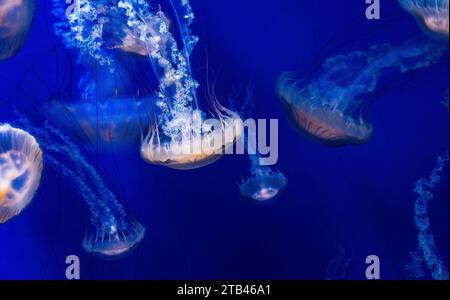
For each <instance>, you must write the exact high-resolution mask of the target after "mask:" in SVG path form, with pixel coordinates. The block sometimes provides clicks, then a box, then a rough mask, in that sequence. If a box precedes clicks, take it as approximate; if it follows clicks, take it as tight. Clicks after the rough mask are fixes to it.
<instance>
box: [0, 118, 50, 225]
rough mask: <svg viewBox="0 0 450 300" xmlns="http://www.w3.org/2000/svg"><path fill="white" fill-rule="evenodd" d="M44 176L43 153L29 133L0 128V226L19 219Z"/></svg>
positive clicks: (6, 127)
mask: <svg viewBox="0 0 450 300" xmlns="http://www.w3.org/2000/svg"><path fill="white" fill-rule="evenodd" d="M41 174H42V150H41V148H40V147H39V144H38V143H37V141H36V139H35V138H34V137H33V136H31V135H30V134H29V133H27V132H25V131H23V130H21V129H17V128H13V127H11V126H10V125H8V124H3V125H0V223H5V222H6V221H8V220H9V219H11V218H13V217H15V216H17V215H18V214H20V212H21V211H22V210H23V209H24V208H25V207H27V205H28V204H29V203H30V202H31V200H32V199H33V197H34V195H35V193H36V191H37V189H38V187H39V184H40V181H41Z"/></svg>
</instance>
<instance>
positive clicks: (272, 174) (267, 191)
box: [239, 166, 287, 201]
mask: <svg viewBox="0 0 450 300" xmlns="http://www.w3.org/2000/svg"><path fill="white" fill-rule="evenodd" d="M251 173H252V176H251V177H250V178H249V179H247V181H245V182H244V183H243V184H241V186H240V187H239V190H240V191H241V195H242V196H244V197H247V198H251V199H254V200H256V201H267V200H270V199H273V198H274V197H276V196H277V195H278V193H279V192H280V191H281V190H282V189H284V188H285V187H286V185H287V179H286V177H285V176H284V175H283V173H281V172H278V171H273V170H272V169H271V168H270V167H267V166H258V167H255V168H252V170H251Z"/></svg>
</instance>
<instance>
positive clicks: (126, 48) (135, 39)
mask: <svg viewBox="0 0 450 300" xmlns="http://www.w3.org/2000/svg"><path fill="white" fill-rule="evenodd" d="M117 19H119V20H117ZM116 20H117V21H116ZM118 23H122V25H120V24H118ZM143 24H145V28H143V26H130V25H131V24H130V23H128V19H127V18H124V17H123V16H122V17H117V18H114V17H112V18H109V21H108V23H106V26H105V27H104V33H103V35H104V40H105V44H106V47H107V48H110V49H118V50H120V51H123V52H126V53H132V54H136V55H138V56H142V57H148V56H149V55H150V53H151V52H153V51H155V48H156V47H162V48H165V47H166V46H165V45H166V44H167V43H168V40H169V38H170V36H169V28H170V21H169V19H168V18H167V17H166V16H165V14H164V13H163V12H162V11H159V12H158V13H157V14H156V15H149V16H147V17H146V18H145V20H144V21H143ZM117 27H119V28H121V29H120V32H121V34H118V30H117ZM161 27H165V28H166V29H165V32H166V33H165V34H163V33H161V32H160V31H161ZM143 34H145V35H150V36H155V37H156V36H157V38H155V39H153V40H152V43H148V42H145V41H144V40H143V39H142V35H143Z"/></svg>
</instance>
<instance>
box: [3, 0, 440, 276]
mask: <svg viewBox="0 0 450 300" xmlns="http://www.w3.org/2000/svg"><path fill="white" fill-rule="evenodd" d="M191 1H192V6H193V9H194V12H195V14H196V18H197V19H196V22H195V25H194V26H193V30H194V32H195V33H196V34H198V35H199V36H200V39H201V42H200V44H199V45H198V46H197V48H196V50H195V53H194V57H193V65H194V76H195V77H196V78H198V79H199V81H200V83H201V84H202V87H204V86H205V81H204V78H205V74H206V73H207V72H208V73H209V74H210V75H212V76H213V78H215V80H216V83H217V90H216V93H217V95H218V97H219V99H221V101H222V102H223V103H224V104H227V99H228V97H229V96H230V95H231V94H232V90H233V89H236V88H238V87H240V86H241V87H244V88H245V87H246V86H247V85H248V84H249V82H253V83H254V85H255V104H256V105H255V106H256V111H255V115H256V116H257V117H261V118H278V119H279V120H280V134H279V138H280V151H279V152H280V160H279V165H278V168H279V169H280V170H281V171H282V172H283V173H284V174H285V175H286V177H287V178H288V180H289V184H288V187H287V189H286V191H285V192H284V193H283V194H282V195H281V196H280V197H278V198H277V199H275V200H274V201H272V202H271V203H269V204H265V205H260V204H258V203H255V202H253V201H251V200H248V199H243V198H241V196H240V194H239V190H238V185H237V184H238V183H240V182H241V180H242V179H241V178H242V177H246V176H248V167H249V161H248V159H247V157H245V156H242V157H239V156H228V157H224V158H223V159H221V160H220V161H218V162H217V163H215V164H213V165H211V166H208V167H205V168H202V169H199V170H194V171H190V172H179V171H174V170H170V169H166V168H163V167H157V166H150V165H147V164H145V163H144V162H143V161H142V160H141V159H140V157H139V155H138V152H137V149H136V151H134V152H131V153H122V154H121V153H116V154H102V153H95V155H92V154H89V152H88V151H86V155H87V156H88V157H89V159H90V161H92V163H93V165H94V166H96V167H97V168H98V170H99V172H100V173H101V174H102V176H103V177H104V178H105V180H106V181H107V183H108V185H109V186H110V187H111V189H112V190H113V191H114V193H116V194H117V195H118V198H119V199H120V200H121V202H122V203H123V204H124V205H125V206H126V207H127V209H128V210H129V212H130V213H131V214H132V215H134V216H135V217H136V218H137V219H138V220H139V221H140V222H142V223H143V224H144V226H145V227H146V228H147V233H146V237H145V240H144V242H143V243H142V244H141V246H140V247H139V248H137V249H136V250H135V252H133V253H132V254H131V255H129V256H128V257H126V258H124V259H122V260H119V261H103V260H100V259H98V258H95V257H91V256H89V255H87V254H86V253H85V252H84V251H83V249H82V248H81V240H82V239H83V237H84V234H85V232H86V230H88V229H89V219H88V218H89V216H88V210H87V208H86V207H85V205H84V202H83V200H82V198H81V197H79V195H78V194H77V191H76V188H74V187H72V185H71V183H70V182H67V180H66V179H65V178H63V177H58V174H57V173H55V172H54V171H52V170H51V169H46V170H45V173H44V180H43V182H42V184H41V187H40V190H39V192H38V193H37V195H36V197H35V199H34V201H33V202H32V204H31V205H30V206H29V208H28V209H26V210H25V211H24V212H23V213H22V214H21V215H20V216H19V217H17V218H15V219H13V220H11V221H10V222H8V223H6V224H4V225H1V226H0V279H41V278H42V279H64V273H65V267H66V265H65V264H64V261H65V257H66V256H67V255H71V254H76V255H78V256H80V259H81V276H82V278H83V279H91V278H92V279H94V278H95V279H324V278H325V277H326V269H327V265H328V263H329V262H330V260H331V259H332V258H333V257H334V256H336V254H337V245H341V246H342V247H344V248H345V249H346V251H347V253H348V255H349V256H351V258H352V260H351V262H350V264H349V266H348V269H347V274H346V278H348V279H364V272H365V263H364V262H365V258H366V257H367V256H368V255H371V254H375V255H378V256H379V257H380V258H381V267H382V270H381V274H382V278H383V279H403V278H406V275H407V274H406V273H405V271H404V265H405V264H406V263H408V262H409V256H408V252H409V251H411V250H414V249H415V248H416V246H417V239H416V231H415V226H414V222H413V216H414V209H413V205H414V200H415V198H416V195H415V194H414V193H413V192H412V189H413V187H414V183H415V182H416V180H417V179H419V178H422V177H425V176H427V175H428V174H429V173H430V171H431V169H432V167H433V166H434V164H435V160H436V157H437V156H438V155H440V154H442V153H444V152H445V151H446V150H447V149H448V128H449V126H448V124H449V123H448V111H447V110H446V109H445V108H444V107H443V106H442V105H441V104H440V101H441V100H442V99H443V96H444V95H445V94H446V93H447V91H448V79H449V78H448V77H449V76H448V73H449V72H448V59H447V58H443V60H442V61H441V62H440V63H439V64H437V65H435V66H432V67H430V68H428V69H426V70H423V71H421V72H419V73H417V74H415V76H414V78H409V80H408V81H407V82H406V83H403V84H402V85H401V86H400V87H398V88H396V89H392V90H390V91H389V92H386V93H381V94H380V96H379V98H378V100H377V101H376V102H375V103H374V104H373V105H372V106H371V107H370V109H369V115H368V118H369V120H370V121H371V122H373V124H374V126H375V134H374V136H373V138H372V139H371V140H370V142H369V143H367V144H366V145H363V146H359V147H346V148H338V149H335V148H326V147H323V146H321V145H318V144H315V143H314V142H311V141H309V140H307V139H305V138H303V137H301V136H300V135H298V134H297V132H296V131H295V130H294V129H293V127H292V126H291V124H289V123H288V122H287V120H286V118H285V116H284V114H283V111H282V108H281V104H280V102H279V100H278V98H277V96H276V94H275V81H276V78H277V76H278V75H279V74H280V73H281V72H283V71H289V70H294V71H302V70H304V69H305V68H306V67H308V66H309V65H311V64H313V63H314V62H315V61H316V60H317V61H320V57H324V56H327V55H328V54H330V55H335V54H339V53H340V52H342V51H343V53H345V51H349V50H356V49H361V50H364V49H366V48H367V46H368V45H370V44H373V43H380V42H391V43H393V44H398V43H401V42H402V41H405V40H407V39H409V38H412V37H414V36H420V35H421V34H422V32H421V31H420V29H419V27H418V26H417V24H416V22H415V20H414V19H413V18H412V17H411V16H410V15H408V14H407V13H406V12H404V11H403V10H402V9H401V8H400V7H399V6H398V4H397V3H396V1H387V0H384V1H381V4H382V19H381V20H380V21H368V20H366V19H365V4H364V2H365V1H363V0H346V1H343V0H342V1H332V0H321V1H306V0H278V1H269V0H258V1H257V0H244V1H243V0H210V1H208V0H191ZM50 8H51V4H50V1H38V7H37V15H36V19H35V23H34V26H33V29H32V32H31V34H30V37H29V40H28V41H27V43H26V44H25V47H24V48H23V49H22V51H21V52H20V53H19V54H18V55H17V56H15V57H14V58H12V59H10V60H9V61H6V62H2V63H0V77H1V78H0V101H1V106H0V121H2V122H12V121H13V120H14V117H13V115H12V113H11V111H12V110H11V105H10V104H11V103H15V102H16V101H19V100H18V99H19V98H20V102H21V103H20V107H24V106H25V107H28V108H29V109H30V110H31V111H33V110H35V108H38V107H39V106H40V103H41V102H39V101H41V100H42V101H45V99H44V98H45V97H47V96H45V95H40V93H41V89H42V84H40V83H39V82H40V81H42V80H44V81H45V82H52V86H58V82H59V81H61V79H60V77H61V76H63V73H64V72H63V73H58V72H54V71H53V70H54V66H55V65H57V66H58V69H61V70H64V67H65V64H63V63H61V62H60V61H61V60H58V59H59V58H58V57H56V55H55V53H64V52H65V50H64V47H63V46H62V44H61V43H60V41H59V39H58V38H57V37H55V36H54V34H53V29H52V22H53V21H54V20H53V18H52V17H51V15H50ZM206 53H208V63H206V58H205V57H206ZM446 56H447V55H446ZM55 62H56V63H55ZM36 65H37V66H39V67H38V68H36V67H35V66H36ZM47 66H48V67H47ZM30 74H31V75H30ZM17 85H20V86H21V88H22V89H23V90H27V91H28V93H30V94H31V95H34V96H35V97H29V98H27V97H24V96H23V94H22V96H20V97H19V96H17V99H16V98H15V96H14V95H15V94H14V93H9V92H8V93H6V92H5V91H6V90H8V91H9V90H10V88H11V87H12V86H17ZM394 86H395V84H394ZM49 88H51V87H49ZM19 93H20V92H19V91H17V94H18V95H19ZM200 95H203V94H202V93H200ZM38 99H39V100H38ZM7 103H9V104H7ZM27 114H29V115H28V116H29V117H30V118H32V116H31V113H30V112H27ZM444 174H445V175H444V178H443V183H442V184H441V186H439V188H438V189H437V191H436V198H435V200H433V201H432V203H431V218H432V223H433V231H434V233H435V236H436V239H437V243H438V246H439V247H440V250H441V254H442V255H443V257H444V260H445V261H446V263H447V265H448V253H449V247H448V246H449V245H448V238H449V213H448V212H449V209H448V208H449V207H448V204H449V201H448V200H449V193H448V192H449V191H448V183H447V182H448V169H446V170H445V172H444Z"/></svg>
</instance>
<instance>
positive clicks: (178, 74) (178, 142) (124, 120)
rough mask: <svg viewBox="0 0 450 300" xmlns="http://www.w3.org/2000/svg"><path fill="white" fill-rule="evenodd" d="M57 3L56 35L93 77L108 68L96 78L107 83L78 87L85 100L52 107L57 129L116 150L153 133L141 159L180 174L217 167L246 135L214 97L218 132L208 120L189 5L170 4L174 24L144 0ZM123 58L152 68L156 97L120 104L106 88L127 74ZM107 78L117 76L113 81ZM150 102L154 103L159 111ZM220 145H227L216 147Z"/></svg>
mask: <svg viewBox="0 0 450 300" xmlns="http://www.w3.org/2000/svg"><path fill="white" fill-rule="evenodd" d="M54 2H55V9H54V14H55V15H56V16H57V17H59V18H60V20H61V22H59V23H58V24H57V25H56V32H57V34H58V35H60V36H62V37H63V40H64V41H65V44H66V45H67V46H68V47H69V48H76V49H78V50H79V52H80V60H81V61H83V62H84V64H85V65H87V68H88V69H89V72H90V73H92V72H93V71H92V70H93V69H98V68H100V69H103V73H102V75H101V76H97V77H98V78H101V80H102V82H101V84H100V83H99V82H95V81H93V80H92V78H93V77H94V76H87V77H86V79H87V80H84V81H83V83H82V84H80V87H81V88H83V89H84V91H83V92H82V93H81V94H82V100H81V101H80V102H78V103H76V104H68V103H61V102H54V103H52V104H51V105H50V107H49V111H50V114H51V115H59V116H62V117H61V118H60V119H61V120H60V122H59V123H60V124H62V125H63V126H64V127H71V128H70V129H72V131H76V132H80V135H84V136H88V137H90V138H88V140H90V142H94V143H96V142H98V141H99V140H100V141H102V142H105V140H106V142H107V144H113V145H114V144H115V143H118V144H123V143H124V141H123V139H124V138H125V137H126V138H129V139H136V138H138V137H139V135H140V133H141V132H143V131H144V130H145V129H148V130H147V134H145V138H144V139H143V140H142V143H141V150H140V152H141V156H142V158H143V159H144V160H145V161H146V162H148V163H150V164H158V165H163V166H167V167H171V168H175V169H181V170H189V169H194V168H199V167H202V166H205V165H208V164H210V163H212V162H214V161H216V160H217V159H218V158H220V157H221V154H223V153H224V151H226V149H227V148H229V147H231V146H233V144H234V143H235V142H236V140H237V139H238V138H239V137H240V136H241V134H242V126H241V123H242V122H240V121H241V120H240V118H239V116H238V115H237V114H236V113H234V112H232V111H230V110H228V109H226V108H225V107H223V106H221V105H220V104H219V102H218V101H216V99H211V101H210V102H211V104H212V106H213V108H212V111H213V112H214V113H215V117H217V118H218V119H219V120H220V126H211V124H208V123H207V122H204V121H205V118H206V114H205V113H204V112H202V111H201V110H200V108H199V104H198V100H197V95H196V89H197V88H198V83H197V82H196V81H195V80H194V79H193V77H192V72H191V66H190V55H191V53H192V50H193V48H194V46H195V44H196V43H197V41H198V38H197V37H195V36H194V35H193V34H192V33H191V30H190V25H191V23H192V22H193V19H194V15H193V12H192V9H191V7H190V5H189V2H188V1H178V0H177V1H167V2H168V4H170V5H167V6H169V7H168V9H171V10H172V11H173V15H174V16H175V22H172V21H171V20H170V19H169V17H168V15H167V14H166V13H164V12H163V11H162V9H161V7H160V6H158V7H155V5H151V4H149V3H147V2H146V1H142V0H123V1H110V0H109V1H108V0H104V1H90V0H80V1H76V2H75V3H74V4H73V5H72V7H71V8H72V9H71V10H70V11H69V12H68V11H67V7H66V6H64V5H61V2H60V1H57V0H55V1H54ZM67 17H68V19H69V22H67ZM174 24H175V25H174ZM174 26H177V27H174ZM175 32H178V33H179V36H180V37H179V38H178V39H177V38H176V34H175ZM123 54H125V55H133V56H135V57H137V58H141V59H142V58H144V59H145V60H144V61H149V62H150V64H149V66H148V68H147V72H153V73H154V75H155V77H156V80H157V82H158V87H157V92H156V93H155V95H151V96H145V100H144V101H143V100H142V99H141V100H139V101H138V100H137V99H136V96H135V97H134V99H133V100H131V99H117V98H118V97H117V90H118V89H117V86H115V84H111V87H110V88H109V89H107V88H106V87H104V86H103V83H104V81H105V78H111V77H114V76H115V75H116V74H118V73H119V74H122V73H123V72H121V71H120V70H119V68H120V63H119V62H118V59H117V56H118V55H123ZM93 65H94V66H93ZM108 72H111V73H112V74H110V75H109V76H108V75H107V74H106V73H108ZM106 80H107V79H106ZM110 82H114V80H113V79H112V80H110ZM100 85H102V87H100ZM100 89H101V90H102V91H99V90H100ZM119 98H120V97H119ZM147 98H150V99H147ZM143 102H144V103H143ZM98 103H100V105H98ZM150 103H152V104H154V103H156V104H155V106H156V109H153V107H151V104H150ZM148 104H150V105H148ZM155 110H157V111H156V112H155ZM123 112H127V113H123ZM151 112H153V115H152V113H151ZM99 115H100V116H101V117H100V118H99V117H98V116H99ZM99 119H100V120H105V121H104V122H103V121H100V122H99ZM130 132H131V133H130ZM219 139H220V140H221V141H222V142H221V143H215V142H214V141H217V140H219ZM196 145H201V147H196Z"/></svg>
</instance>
